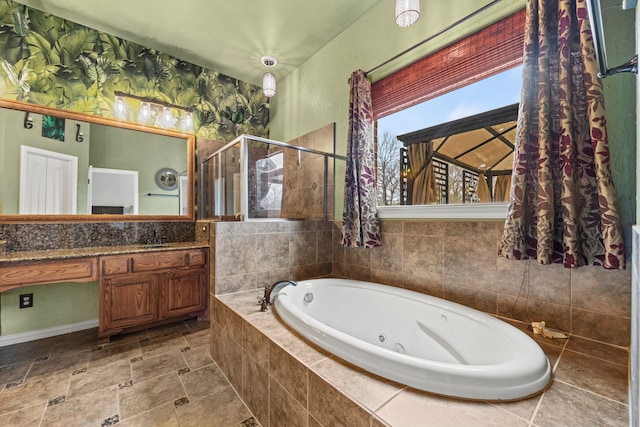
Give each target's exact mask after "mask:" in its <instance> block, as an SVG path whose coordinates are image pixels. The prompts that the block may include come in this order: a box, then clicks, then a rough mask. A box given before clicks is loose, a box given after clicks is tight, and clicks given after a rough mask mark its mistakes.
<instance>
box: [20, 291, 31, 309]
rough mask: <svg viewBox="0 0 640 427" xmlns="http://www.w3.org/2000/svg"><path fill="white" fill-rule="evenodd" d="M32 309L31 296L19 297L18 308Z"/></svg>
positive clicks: (23, 295)
mask: <svg viewBox="0 0 640 427" xmlns="http://www.w3.org/2000/svg"><path fill="white" fill-rule="evenodd" d="M29 307H33V294H22V295H20V308H29Z"/></svg>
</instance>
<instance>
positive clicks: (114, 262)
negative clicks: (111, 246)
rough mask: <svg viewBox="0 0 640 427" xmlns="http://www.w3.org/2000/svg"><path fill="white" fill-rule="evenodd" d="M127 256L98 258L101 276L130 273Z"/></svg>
mask: <svg viewBox="0 0 640 427" xmlns="http://www.w3.org/2000/svg"><path fill="white" fill-rule="evenodd" d="M130 259H131V256H129V255H114V256H108V257H101V258H100V269H101V271H102V274H104V275H105V276H110V275H113V274H126V273H129V272H130V271H131V263H130V262H129V260H130Z"/></svg>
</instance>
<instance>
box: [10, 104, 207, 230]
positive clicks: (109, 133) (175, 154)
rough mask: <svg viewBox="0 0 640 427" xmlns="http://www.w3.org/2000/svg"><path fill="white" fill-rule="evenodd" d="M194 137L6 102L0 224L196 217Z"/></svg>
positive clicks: (37, 106)
mask: <svg viewBox="0 0 640 427" xmlns="http://www.w3.org/2000/svg"><path fill="white" fill-rule="evenodd" d="M194 150H195V136H194V135H193V134H186V133H181V132H178V131H174V130H165V129H160V128H156V127H150V126H142V125H138V124H134V123H128V122H120V121H117V120H113V119H109V118H103V117H98V116H91V115H86V114H81V113H75V112H70V111H63V110H57V109H52V108H48V107H43V106H39V105H35V104H27V103H24V102H19V101H9V100H4V99H0V165H1V167H0V222H41V221H54V222H65V221H74V222H77V221H86V222H97V221H117V222H119V221H144V220H160V221H190V220H194V218H195V216H194V191H193V187H194V178H193V176H194V152H195V151H194Z"/></svg>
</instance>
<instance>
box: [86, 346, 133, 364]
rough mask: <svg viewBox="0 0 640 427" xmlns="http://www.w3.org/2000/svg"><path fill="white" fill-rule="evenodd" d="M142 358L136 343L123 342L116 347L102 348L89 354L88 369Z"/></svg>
mask: <svg viewBox="0 0 640 427" xmlns="http://www.w3.org/2000/svg"><path fill="white" fill-rule="evenodd" d="M141 356H142V349H141V348H140V343H139V342H138V341H134V342H125V343H122V344H121V345H117V346H109V347H104V348H102V349H100V350H96V351H92V352H91V353H90V354H89V367H90V368H91V367H96V366H103V365H108V364H110V363H112V362H114V361H120V360H131V359H134V358H136V357H141Z"/></svg>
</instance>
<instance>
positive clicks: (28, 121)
mask: <svg viewBox="0 0 640 427" xmlns="http://www.w3.org/2000/svg"><path fill="white" fill-rule="evenodd" d="M24 128H25V129H32V128H33V117H31V113H30V112H28V111H27V112H25V113H24Z"/></svg>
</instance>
